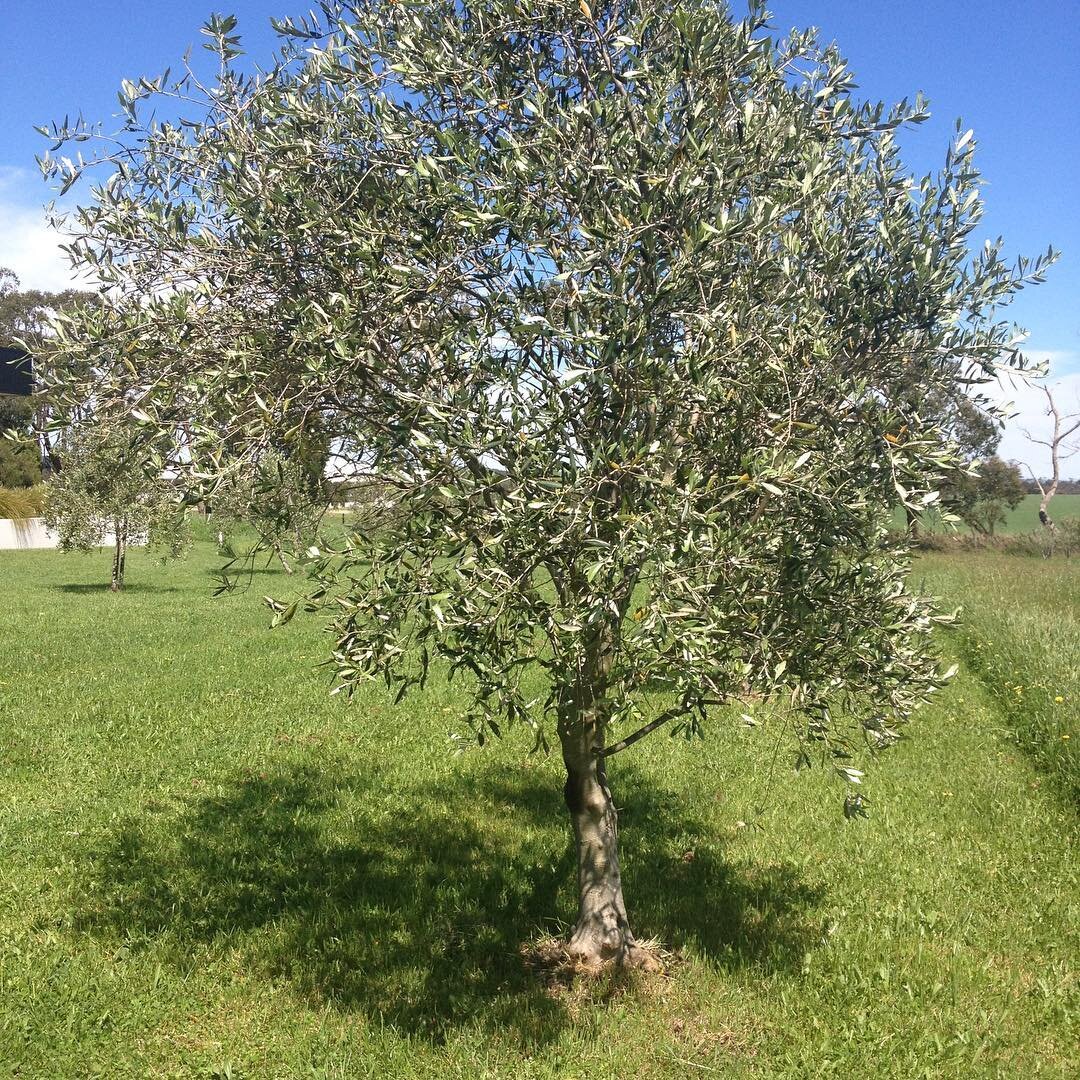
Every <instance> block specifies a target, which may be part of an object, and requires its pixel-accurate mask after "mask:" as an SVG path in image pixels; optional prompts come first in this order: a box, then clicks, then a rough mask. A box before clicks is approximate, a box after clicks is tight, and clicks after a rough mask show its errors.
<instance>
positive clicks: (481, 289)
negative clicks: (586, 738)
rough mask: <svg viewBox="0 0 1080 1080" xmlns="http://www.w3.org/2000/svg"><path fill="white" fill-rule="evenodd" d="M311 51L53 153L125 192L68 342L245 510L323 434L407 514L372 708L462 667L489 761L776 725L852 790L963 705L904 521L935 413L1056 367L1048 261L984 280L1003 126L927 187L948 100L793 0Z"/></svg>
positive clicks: (359, 627)
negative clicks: (726, 714)
mask: <svg viewBox="0 0 1080 1080" xmlns="http://www.w3.org/2000/svg"><path fill="white" fill-rule="evenodd" d="M277 27H278V30H279V33H280V34H281V37H282V47H281V52H280V53H279V55H278V57H277V59H276V61H275V63H274V64H273V65H272V66H271V67H270V68H268V69H267V70H265V71H262V72H259V73H258V74H256V75H248V74H244V70H243V66H242V65H243V60H242V58H241V57H240V46H239V38H238V35H237V34H236V32H235V31H236V27H235V20H232V19H228V18H217V19H215V20H213V21H212V23H211V24H209V25H208V27H207V36H208V39H209V40H208V45H209V47H210V48H211V50H212V51H213V52H214V53H215V55H216V56H217V59H218V63H219V71H218V73H217V75H216V76H215V77H214V78H213V79H210V80H206V79H203V78H202V77H200V76H199V75H198V74H197V73H196V71H195V69H194V68H193V67H191V66H188V67H187V68H185V70H184V71H182V72H181V73H180V74H179V75H178V76H172V75H165V76H162V77H161V78H159V79H155V80H148V79H143V80H141V81H140V82H139V83H127V84H125V87H124V89H123V90H122V92H121V95H120V104H121V107H122V109H123V111H124V114H125V122H124V127H123V130H121V131H120V132H118V133H116V134H115V135H112V136H110V138H109V139H105V138H103V137H100V133H99V132H96V131H94V130H91V129H89V128H83V127H81V126H78V125H71V126H66V127H60V128H55V129H53V130H52V131H51V135H52V136H53V137H54V139H55V141H56V146H57V149H59V148H60V147H61V146H62V145H63V144H64V143H66V142H68V141H70V140H72V139H76V140H79V141H80V148H81V149H84V150H85V149H86V148H87V147H88V146H90V147H93V146H97V147H99V152H98V153H96V154H94V153H91V154H90V156H89V157H87V158H86V159H83V158H79V159H77V160H75V161H72V160H70V159H68V158H65V157H56V156H49V157H48V158H46V160H45V163H44V164H45V169H46V171H47V172H48V173H49V174H50V175H52V176H53V177H54V178H55V179H57V180H58V181H59V182H60V183H61V184H63V185H71V184H73V183H75V182H76V181H78V180H79V179H80V178H82V177H85V176H91V177H93V176H96V177H97V178H98V179H99V184H98V186H97V187H96V189H95V190H94V195H93V199H92V201H91V202H90V203H89V205H87V206H85V207H84V208H83V209H82V210H80V211H79V212H78V214H77V215H76V217H75V219H74V220H73V221H69V222H68V227H69V228H71V227H74V228H75V230H76V233H77V236H76V238H75V239H74V240H73V242H72V246H71V252H72V255H73V257H74V258H75V260H76V261H77V262H78V263H80V264H81V265H84V266H87V267H91V268H93V269H95V270H96V272H97V273H98V274H99V275H100V277H101V278H102V280H103V281H104V283H105V285H106V286H107V302H105V303H103V304H102V305H101V306H100V307H99V308H96V309H93V310H83V311H79V312H78V313H75V314H72V315H70V316H65V317H62V318H61V319H60V321H59V323H58V327H57V334H56V337H55V339H54V343H55V344H54V347H55V348H57V349H60V350H63V351H64V353H65V355H66V356H67V357H68V358H69V360H70V365H69V367H68V370H69V371H75V372H77V373H78V378H77V379H76V380H75V382H76V383H79V384H81V385H83V386H84V387H85V386H92V387H93V393H94V395H95V397H96V399H98V400H103V401H108V400H110V399H112V400H121V399H123V400H130V401H135V402H136V404H137V409H138V416H139V417H140V420H141V423H142V429H143V433H144V436H145V439H146V441H147V444H148V445H152V446H153V447H154V448H155V451H154V452H155V453H157V454H158V455H159V457H160V460H161V461H162V463H166V462H171V463H172V465H173V466H174V467H175V468H176V469H178V470H179V471H180V472H181V473H182V474H183V475H184V476H185V477H186V480H187V482H188V483H189V484H190V485H191V487H192V488H193V489H194V488H198V489H199V490H200V491H201V492H202V493H203V494H205V495H208V497H210V498H212V497H213V491H214V488H215V485H217V484H220V483H222V482H223V478H224V477H226V476H227V475H229V471H230V470H233V471H235V470H238V469H239V470H243V469H245V468H249V469H251V470H254V469H256V468H257V463H258V461H259V460H260V459H261V457H262V456H263V455H264V454H265V453H266V452H267V449H268V448H269V447H278V448H279V449H280V448H284V450H285V452H286V453H287V452H288V448H289V447H290V446H298V445H301V444H302V443H303V441H304V440H305V438H307V437H308V435H309V433H310V431H311V430H313V429H314V428H317V429H318V430H319V431H320V432H322V433H324V434H325V437H326V438H327V439H328V440H329V441H330V445H332V447H333V451H334V454H335V456H336V458H337V459H338V460H343V461H347V462H348V463H349V469H350V475H351V476H352V477H353V478H354V479H355V480H356V481H357V482H360V481H362V480H364V479H369V480H371V481H372V482H375V483H377V484H379V485H380V486H383V487H385V488H387V489H389V490H391V491H392V492H393V500H394V504H395V507H394V509H395V513H394V515H393V518H392V525H391V526H389V527H387V528H382V529H379V530H378V531H377V532H373V533H372V534H371V535H362V534H357V535H354V536H352V537H351V538H350V540H349V541H348V542H347V544H345V545H344V546H343V547H342V549H341V550H337V551H327V552H324V553H323V557H322V558H321V559H320V561H319V564H318V567H317V572H318V574H319V576H320V579H321V580H320V585H319V588H318V589H317V591H316V592H315V593H314V594H313V596H312V598H311V602H312V604H313V605H316V606H320V605H328V606H330V607H331V608H332V609H333V610H334V611H335V612H336V616H335V617H336V625H335V631H334V635H335V645H334V648H333V659H334V664H335V665H336V670H337V674H338V676H339V677H340V679H341V680H342V683H343V685H344V686H351V685H355V684H356V683H357V682H358V681H359V680H364V679H369V678H379V679H384V680H386V682H387V683H388V685H390V686H391V687H398V688H400V691H401V692H404V691H405V690H406V689H407V688H408V687H409V686H411V685H413V684H415V683H417V682H420V681H422V680H423V679H424V678H425V677H426V675H427V672H428V670H429V667H430V665H431V664H432V663H433V662H434V661H435V660H436V659H439V660H441V661H443V662H445V663H446V664H448V665H449V667H450V669H451V670H452V671H453V672H455V673H457V674H460V676H461V677H462V678H463V679H466V680H468V681H469V683H470V685H471V686H472V687H473V688H474V690H475V700H476V712H475V716H474V718H473V719H474V723H475V727H476V732H477V734H478V736H479V737H480V738H481V739H482V738H483V736H484V732H485V730H487V731H498V730H500V724H501V723H502V722H504V721H505V720H506V719H509V720H520V721H522V722H525V723H528V724H530V725H532V726H533V727H534V728H535V729H536V732H537V737H538V739H539V740H541V741H542V740H543V738H544V732H545V730H546V725H547V723H548V718H549V717H552V716H554V717H557V718H560V719H559V723H560V724H563V725H564V726H565V724H566V723H568V721H566V717H567V716H568V715H570V714H571V713H573V714H574V715H578V716H583V715H588V716H589V717H590V718H591V719H590V721H589V722H590V723H591V724H593V726H594V727H595V729H596V733H595V739H596V742H595V745H596V746H597V747H600V746H602V745H603V741H604V731H605V729H606V728H607V727H608V725H612V724H619V725H621V726H620V728H619V732H620V734H625V735H630V733H631V732H632V731H634V730H635V729H636V728H637V727H638V726H639V725H642V724H645V725H647V726H648V727H650V728H651V727H653V726H658V725H659V723H661V722H664V721H668V720H670V721H674V722H676V723H683V724H684V725H687V726H688V730H697V729H698V728H699V727H700V725H701V724H702V722H703V721H704V720H705V718H706V716H707V711H708V709H709V707H710V706H711V705H713V704H716V703H720V702H724V701H728V700H730V699H732V698H734V697H739V696H745V695H747V694H757V695H763V696H764V697H766V698H769V699H782V700H783V701H785V702H786V703H789V704H790V705H792V706H793V707H794V709H795V714H796V715H797V716H799V717H800V718H801V719H799V720H798V722H797V723H796V724H795V733H796V735H797V736H798V737H799V738H800V739H802V740H804V741H805V744H806V747H807V748H809V747H814V746H820V747H821V748H823V749H824V750H825V751H826V754H827V755H836V757H837V759H840V760H842V758H843V756H844V755H846V754H847V753H848V752H849V748H850V747H851V746H852V745H860V744H868V745H869V746H871V747H877V746H881V745H885V744H887V743H889V742H890V741H892V740H893V739H895V737H896V735H897V732H898V730H899V727H900V725H901V724H902V723H903V722H904V721H905V720H906V719H907V717H908V716H909V715H910V714H911V712H912V710H913V709H914V708H915V707H916V706H917V705H918V703H919V702H920V701H922V700H923V699H924V698H925V697H926V695H927V694H928V693H929V692H931V691H932V689H933V688H934V687H935V686H936V685H937V684H938V683H939V682H940V677H939V675H938V673H937V670H936V665H935V661H934V655H933V649H932V645H931V640H930V631H931V627H932V623H933V621H934V614H933V612H932V609H931V607H930V605H929V604H928V603H927V602H926V601H924V600H923V599H921V598H919V597H917V596H915V595H913V594H912V593H911V592H910V591H909V590H908V587H907V584H906V575H907V569H908V558H907V553H906V551H904V550H901V549H899V548H897V547H896V546H895V544H893V543H891V542H889V541H888V539H887V534H886V524H887V521H888V517H889V513H890V510H891V508H892V507H893V506H894V505H895V504H896V503H897V502H898V501H899V502H903V503H904V504H906V505H908V506H910V507H913V508H915V509H918V508H921V507H922V506H924V505H926V504H929V503H931V502H932V501H933V500H934V499H935V498H936V486H937V481H938V478H939V476H940V475H941V474H942V472H943V470H945V469H946V468H948V467H949V466H950V464H951V462H952V451H951V449H950V446H949V444H948V439H947V438H946V435H945V433H943V431H942V430H941V426H940V424H939V423H938V422H937V421H935V419H934V417H933V416H921V415H920V414H919V412H918V408H919V404H918V401H919V400H925V399H926V397H928V396H933V395H934V394H935V393H936V394H938V395H945V396H949V397H951V396H954V395H955V393H956V389H957V386H958V385H959V384H960V383H961V381H962V380H978V379H982V378H986V377H988V376H989V375H990V374H991V373H992V371H993V369H994V367H995V365H999V364H1002V363H1006V364H1008V363H1012V364H1020V363H1022V357H1021V355H1020V353H1019V352H1018V345H1019V341H1020V338H1019V336H1018V334H1017V331H1016V330H1015V328H1014V327H1013V326H1012V325H1011V324H1009V323H1008V322H1006V321H1003V320H1002V319H1001V318H1000V308H1001V307H1002V306H1003V305H1004V304H1006V303H1007V302H1008V300H1009V299H1010V297H1011V296H1012V294H1013V293H1014V292H1015V291H1016V290H1017V289H1019V288H1021V287H1022V286H1023V285H1024V284H1027V283H1030V282H1033V281H1037V280H1039V278H1040V277H1041V275H1042V272H1043V270H1044V268H1045V266H1046V264H1047V262H1048V261H1050V260H1051V258H1052V255H1051V254H1050V253H1048V254H1047V256H1046V257H1043V258H1041V259H1037V260H1034V261H1032V262H1029V261H1027V260H1020V261H1019V262H1018V263H1016V264H1011V263H1007V262H1005V261H1004V259H1003V258H1002V255H1001V252H1000V247H999V245H994V244H989V245H986V246H984V247H983V248H981V249H980V250H977V251H975V252H971V251H970V250H969V240H970V237H971V234H972V231H973V229H975V227H976V226H977V224H978V222H979V220H980V215H981V212H982V202H981V198H980V177H979V173H978V171H977V169H976V166H975V163H974V151H975V142H974V140H973V138H972V136H971V133H970V132H966V133H962V132H960V131H958V132H957V137H956V139H955V140H954V141H953V143H952V145H951V146H950V147H949V148H948V151H947V153H946V155H945V160H944V163H943V166H942V169H941V171H940V172H939V173H938V174H936V175H934V176H929V177H926V178H923V179H914V178H912V177H911V176H910V175H909V174H908V172H907V171H906V170H905V169H904V167H903V164H902V162H901V159H900V156H899V152H898V148H897V143H896V139H895V133H896V131H897V129H898V128H900V127H901V126H902V125H905V124H908V123H917V122H918V121H920V120H921V119H923V118H924V117H925V115H926V111H925V106H924V104H923V103H922V102H921V101H919V100H916V101H915V102H913V103H908V102H903V103H901V104H899V105H897V106H895V107H892V108H887V107H885V106H883V105H880V104H862V103H860V102H859V101H858V100H857V99H856V98H855V96H854V82H853V78H852V75H851V73H850V72H849V70H848V68H847V66H846V64H845V61H844V60H843V58H842V57H841V55H840V54H839V53H838V51H837V50H836V49H834V48H831V47H830V48H821V47H820V46H819V45H818V44H817V42H816V40H815V38H814V36H813V35H812V34H810V33H798V32H794V33H792V34H791V35H790V36H789V37H787V38H786V39H779V38H777V37H776V36H774V35H773V34H772V33H771V31H770V28H769V25H768V21H767V16H766V14H765V12H764V11H763V9H762V8H761V7H759V6H757V5H755V6H753V7H752V9H751V11H750V13H749V14H748V15H747V16H746V17H745V18H742V19H737V18H734V17H732V16H731V14H730V13H729V12H728V10H727V8H726V7H725V6H724V5H723V4H721V3H718V2H715V0H675V2H673V3H670V4H663V5H656V4H652V3H644V2H641V0H613V2H606V3H597V4H587V3H584V2H581V0H475V2H467V3H461V2H459V0H400V2H389V0H387V2H384V0H360V2H349V3H330V2H325V3H322V4H321V5H320V7H319V11H318V12H317V13H316V14H312V15H310V16H308V17H306V18H303V19H299V20H283V21H281V22H280V23H278V24H277ZM163 118H168V119H163ZM913 384H914V385H917V386H919V387H920V388H922V389H923V390H924V391H925V392H926V395H925V396H924V395H912V394H911V393H910V392H909V390H910V387H911V386H912V385H913ZM55 392H56V394H57V395H61V396H62V395H63V394H64V392H65V391H64V388H62V387H57V388H55ZM72 400H74V397H73V398H72ZM181 426H184V428H185V430H186V431H187V432H188V433H189V438H188V439H187V440H185V443H184V445H185V450H184V453H182V454H178V453H177V452H176V450H175V446H176V443H177V440H176V432H177V431H178V430H179V429H180V427H181ZM292 610H294V608H288V609H281V610H279V613H278V615H279V619H282V618H285V617H287V616H288V615H290V614H291V612H292ZM537 669H539V670H540V672H541V674H542V677H541V678H537V677H536V674H535V673H536V670H537ZM630 737H631V738H632V737H633V736H632V735H630ZM611 749H612V747H610V746H609V747H608V750H611ZM806 752H807V751H806V749H804V751H803V753H804V754H805V753H806ZM841 769H842V771H844V772H845V775H847V776H848V778H849V779H857V778H858V774H857V772H856V771H855V770H852V769H850V768H848V767H847V766H841Z"/></svg>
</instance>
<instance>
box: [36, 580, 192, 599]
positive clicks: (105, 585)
mask: <svg viewBox="0 0 1080 1080" xmlns="http://www.w3.org/2000/svg"><path fill="white" fill-rule="evenodd" d="M50 588H52V589H55V590H56V591H57V592H62V593H72V594H75V595H79V596H83V595H88V594H92V593H107V592H110V591H111V587H110V585H109V582H107V581H91V582H81V581H80V582H68V583H66V584H62V585H52V586H50ZM182 591H183V590H182V589H181V588H180V587H179V586H178V585H155V584H154V583H153V582H149V581H131V582H128V583H127V584H126V585H125V586H124V587H123V589H121V590H120V592H119V593H118V594H117V595H118V596H124V595H125V594H126V593H136V592H137V593H171V592H182Z"/></svg>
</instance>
